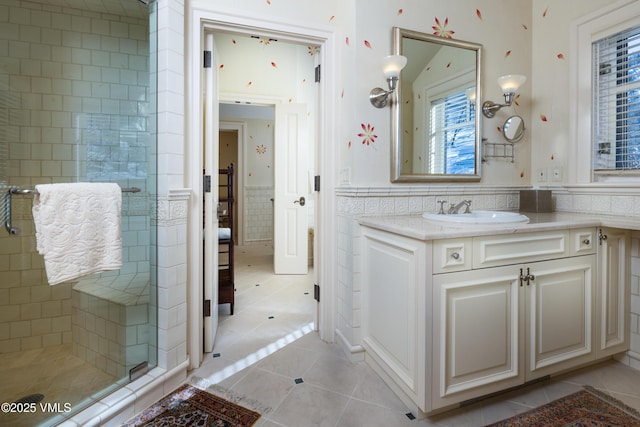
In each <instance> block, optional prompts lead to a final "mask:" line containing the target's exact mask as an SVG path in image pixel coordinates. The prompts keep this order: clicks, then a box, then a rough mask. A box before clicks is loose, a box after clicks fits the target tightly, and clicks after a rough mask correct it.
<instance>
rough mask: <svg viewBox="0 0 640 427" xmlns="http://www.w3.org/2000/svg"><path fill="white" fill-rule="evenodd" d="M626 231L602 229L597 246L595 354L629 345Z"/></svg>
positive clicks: (600, 355) (601, 354) (622, 349)
mask: <svg viewBox="0 0 640 427" xmlns="http://www.w3.org/2000/svg"><path fill="white" fill-rule="evenodd" d="M630 240H631V239H630V236H629V231H627V230H619V229H613V228H602V229H601V230H600V238H599V245H598V299H597V303H598V307H597V322H596V324H597V327H598V331H597V333H596V337H597V343H596V357H598V358H601V357H605V356H609V355H612V354H615V353H619V352H621V351H625V350H628V348H629V315H628V313H629V301H630V298H629V280H630V279H629V276H630V273H629V262H628V261H627V258H628V256H629V246H630Z"/></svg>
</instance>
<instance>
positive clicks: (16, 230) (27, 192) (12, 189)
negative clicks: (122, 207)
mask: <svg viewBox="0 0 640 427" xmlns="http://www.w3.org/2000/svg"><path fill="white" fill-rule="evenodd" d="M121 191H122V192H123V193H139V192H140V191H141V190H140V189H139V188H138V187H130V188H123V189H122V190H121ZM14 194H15V195H21V196H23V195H27V196H28V195H32V194H38V190H35V189H34V190H30V189H26V188H18V187H10V188H9V191H8V192H7V195H6V196H5V198H4V209H5V221H4V227H5V228H6V229H7V231H8V232H9V234H12V235H14V236H16V235H18V234H20V229H19V228H16V227H14V226H13V225H11V196H13V195H14Z"/></svg>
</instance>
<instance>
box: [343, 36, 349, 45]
mask: <svg viewBox="0 0 640 427" xmlns="http://www.w3.org/2000/svg"><path fill="white" fill-rule="evenodd" d="M344 42H345V43H346V45H347V46H349V36H347V37H345V38H344Z"/></svg>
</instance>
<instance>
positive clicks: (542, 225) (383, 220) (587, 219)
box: [358, 212, 640, 240]
mask: <svg viewBox="0 0 640 427" xmlns="http://www.w3.org/2000/svg"><path fill="white" fill-rule="evenodd" d="M522 213H523V214H524V215H526V216H527V217H529V222H527V223H504V224H453V223H445V222H438V221H432V220H426V219H424V218H422V216H421V215H398V216H370V217H361V218H359V220H358V222H359V223H360V224H361V225H364V226H367V227H371V228H375V229H378V230H383V231H388V232H391V233H395V234H399V235H403V236H406V237H411V238H414V239H418V240H434V239H448V238H452V237H469V236H488V235H493V234H509V233H528V232H535V231H547V230H557V229H563V228H565V229H566V228H580V227H596V226H603V227H613V228H622V229H628V230H640V218H638V217H626V216H614V215H587V214H580V213H569V212H554V213H531V212H522Z"/></svg>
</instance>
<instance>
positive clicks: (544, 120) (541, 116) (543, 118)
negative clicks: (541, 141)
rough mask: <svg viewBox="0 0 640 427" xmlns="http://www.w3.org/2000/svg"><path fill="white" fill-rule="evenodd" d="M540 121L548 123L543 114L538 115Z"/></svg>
mask: <svg viewBox="0 0 640 427" xmlns="http://www.w3.org/2000/svg"><path fill="white" fill-rule="evenodd" d="M540 120H542V121H543V122H547V121H549V120H548V119H547V116H545V115H544V114H540Z"/></svg>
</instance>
